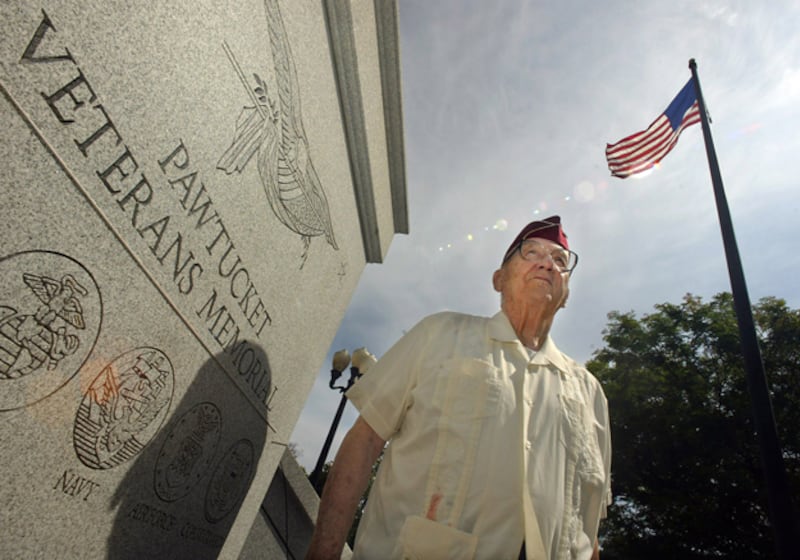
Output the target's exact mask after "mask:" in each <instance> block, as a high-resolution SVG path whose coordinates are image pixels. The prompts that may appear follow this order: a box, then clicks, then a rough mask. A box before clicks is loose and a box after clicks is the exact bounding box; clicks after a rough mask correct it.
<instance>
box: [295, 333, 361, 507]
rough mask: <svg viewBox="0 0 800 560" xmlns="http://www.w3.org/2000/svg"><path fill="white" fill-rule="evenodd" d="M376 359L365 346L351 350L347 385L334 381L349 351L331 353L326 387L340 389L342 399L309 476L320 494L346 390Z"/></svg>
mask: <svg viewBox="0 0 800 560" xmlns="http://www.w3.org/2000/svg"><path fill="white" fill-rule="evenodd" d="M376 361H377V360H376V359H375V356H373V355H372V354H370V353H369V351H368V350H367V349H366V348H359V349H358V350H356V351H354V352H353V365H352V367H351V368H350V379H348V380H347V385H336V381H338V379H339V378H340V377H341V376H342V372H343V371H344V369H345V368H346V367H347V366H348V364H350V352H348V351H347V350H339V351H338V352H336V353H335V354H334V355H333V367H332V369H331V380H330V382H329V383H328V387H330V388H331V389H334V390H337V391H340V392H341V393H342V400H341V401H339V408H337V409H336V415H335V416H334V417H333V423H332V424H331V428H330V430H328V437H327V438H325V444H324V445H323V446H322V451H321V452H320V454H319V459H317V464H316V466H315V467H314V470H313V471H312V472H311V476H309V480H310V481H311V485H312V486H313V487H314V489H315V490H316V491H317V493H318V494H320V495H322V486H321V485H320V477H321V476H322V467H323V466H324V465H325V460H326V459H327V458H328V451H329V450H330V448H331V443H332V442H333V436H334V434H336V429H337V428H338V427H339V421H340V420H341V419H342V412H344V407H345V405H346V404H347V395H346V392H347V390H348V389H349V388H350V387H352V386H353V383H355V382H356V379H358V378H359V377H361V376H362V375H364V374H365V373H367V370H368V369H369V368H370V367H371V366H372V364H374V363H375V362H376Z"/></svg>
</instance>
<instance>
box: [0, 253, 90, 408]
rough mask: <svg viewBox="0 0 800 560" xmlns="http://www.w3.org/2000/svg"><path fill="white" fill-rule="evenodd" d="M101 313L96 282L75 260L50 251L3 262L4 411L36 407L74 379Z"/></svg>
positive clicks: (0, 348) (0, 387) (0, 368)
mask: <svg viewBox="0 0 800 560" xmlns="http://www.w3.org/2000/svg"><path fill="white" fill-rule="evenodd" d="M102 315H103V311H102V301H101V299H100V290H99V288H98V286H97V283H96V282H95V280H94V278H93V277H92V275H91V274H90V273H89V271H88V270H86V268H84V266H83V265H82V264H81V263H79V262H78V261H76V260H75V259H73V258H71V257H68V256H67V255H63V254H61V253H55V252H50V251H28V252H23V253H15V254H13V255H9V256H7V257H3V258H0V411H5V410H14V409H17V408H22V407H25V406H28V405H31V404H34V403H36V402H38V401H40V400H42V399H44V398H46V397H48V396H50V395H51V394H53V393H54V392H56V391H57V390H58V389H60V388H61V387H63V386H64V385H65V384H66V383H67V382H68V381H69V380H70V379H72V377H74V376H75V374H76V373H77V372H78V371H79V370H80V368H81V366H82V365H83V363H84V362H85V361H86V359H87V358H88V357H89V354H90V353H91V351H92V348H93V347H94V344H95V342H96V341H97V335H98V333H99V332H100V323H101V320H102Z"/></svg>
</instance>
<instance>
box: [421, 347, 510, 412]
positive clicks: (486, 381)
mask: <svg viewBox="0 0 800 560" xmlns="http://www.w3.org/2000/svg"><path fill="white" fill-rule="evenodd" d="M438 368H439V370H440V371H439V372H438V373H439V375H438V376H437V377H438V378H439V383H438V384H437V388H436V392H437V395H436V397H435V400H436V401H438V405H439V408H440V409H441V412H442V416H443V417H445V418H452V419H454V420H470V419H481V418H486V417H489V416H495V415H497V405H498V400H499V395H500V381H499V379H498V375H499V370H498V368H496V367H494V366H493V365H492V364H490V363H489V362H486V361H484V360H479V359H475V358H452V359H449V360H446V361H444V362H442V363H441V364H439V366H438Z"/></svg>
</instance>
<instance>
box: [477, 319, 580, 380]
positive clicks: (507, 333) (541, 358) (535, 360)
mask: <svg viewBox="0 0 800 560" xmlns="http://www.w3.org/2000/svg"><path fill="white" fill-rule="evenodd" d="M489 336H490V337H491V338H492V339H494V340H497V341H500V342H509V343H511V342H514V343H517V344H519V345H520V347H521V349H522V350H523V352H524V353H525V355H526V356H527V355H528V352H527V350H525V346H524V345H523V344H522V342H520V340H519V338H518V337H517V333H516V332H514V327H512V326H511V321H509V320H508V316H507V315H506V314H505V312H503V311H502V310H501V311H498V312H497V313H496V314H495V315H494V316H493V317H492V318H491V319H489ZM530 362H531V363H532V364H535V365H542V366H543V365H547V364H552V365H553V366H555V367H556V368H557V369H558V370H559V371H563V372H564V373H568V372H569V371H570V369H569V367H568V366H567V361H566V359H565V358H564V354H562V353H561V351H560V350H559V349H558V347H557V346H556V344H555V342H553V339H552V338H550V335H549V334H548V335H547V338H546V339H545V341H544V344H542V347H541V348H539V350H538V351H537V352H536V353H535V354H534V355H533V357H532V358H530Z"/></svg>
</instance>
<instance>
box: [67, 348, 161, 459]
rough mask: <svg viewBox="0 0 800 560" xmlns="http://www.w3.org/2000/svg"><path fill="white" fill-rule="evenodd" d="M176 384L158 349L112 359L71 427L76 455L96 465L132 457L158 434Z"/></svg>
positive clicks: (81, 406)
mask: <svg viewBox="0 0 800 560" xmlns="http://www.w3.org/2000/svg"><path fill="white" fill-rule="evenodd" d="M173 385H174V372H173V369H172V363H171V362H170V361H169V358H167V356H166V354H164V352H162V351H161V350H158V349H157V348H150V347H142V348H135V349H133V350H130V351H128V352H125V353H124V354H122V355H120V356H118V357H116V358H115V359H114V360H112V361H111V363H109V364H108V365H107V366H106V367H104V368H103V369H102V370H101V371H100V373H99V374H98V375H97V377H95V379H94V381H92V384H91V385H90V386H89V388H88V389H87V390H86V393H85V394H84V396H83V400H81V404H80V406H79V407H78V412H77V414H76V416H75V425H74V430H73V443H74V446H75V453H76V454H77V455H78V459H80V461H81V462H82V463H83V464H84V465H86V466H87V467H89V468H92V469H109V468H112V467H116V466H117V465H120V464H122V463H124V462H125V461H129V460H130V459H132V458H133V457H134V456H135V455H137V454H138V453H139V452H140V451H141V450H142V449H143V448H144V446H145V445H147V443H148V442H149V441H150V440H151V439H152V438H153V436H154V435H155V434H156V433H157V432H158V429H159V427H160V426H161V423H162V422H163V421H164V418H165V417H166V415H167V411H168V410H169V404H170V402H171V401H172V390H173Z"/></svg>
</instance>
